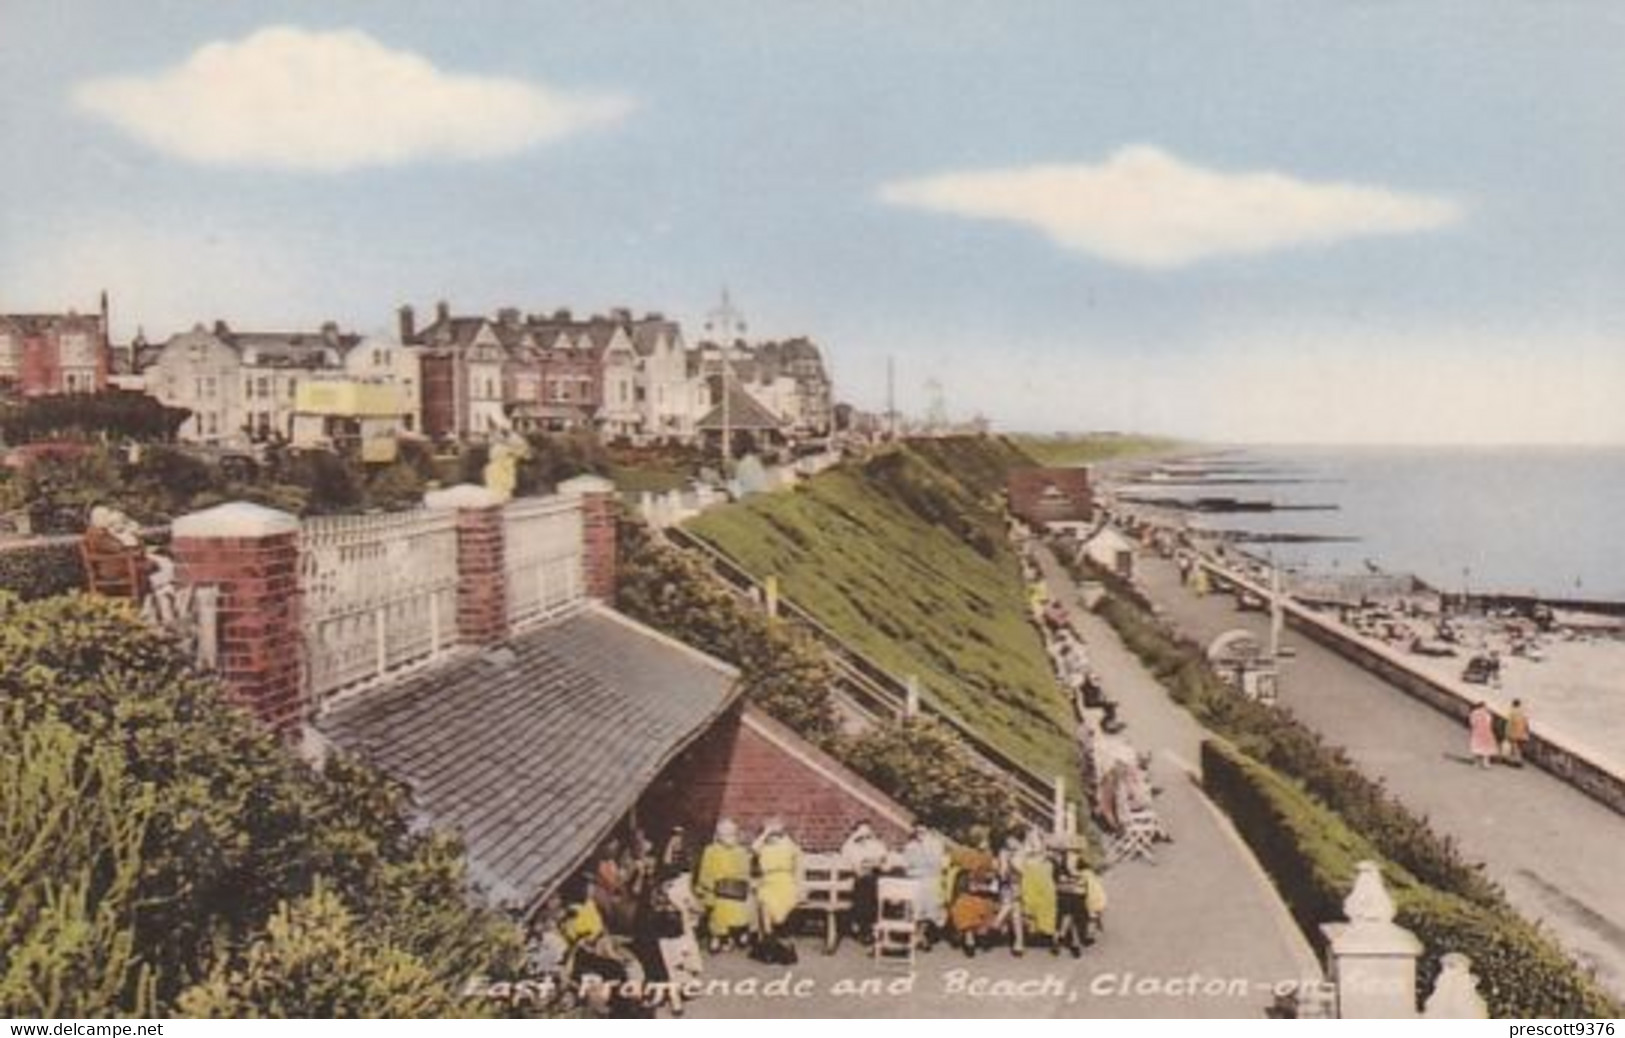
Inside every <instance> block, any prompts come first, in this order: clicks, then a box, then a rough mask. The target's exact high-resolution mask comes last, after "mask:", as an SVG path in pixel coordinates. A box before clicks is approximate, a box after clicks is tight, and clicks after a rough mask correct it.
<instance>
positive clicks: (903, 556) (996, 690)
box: [687, 437, 1078, 779]
mask: <svg viewBox="0 0 1625 1038" xmlns="http://www.w3.org/2000/svg"><path fill="white" fill-rule="evenodd" d="M1031 463H1032V462H1031V459H1030V458H1029V457H1027V455H1026V454H1024V453H1023V452H1022V451H1021V450H1020V449H1019V448H1017V447H1016V446H1015V445H1014V444H1012V443H1011V442H1009V441H1008V440H1005V439H1002V438H998V437H954V438H944V439H935V440H919V441H909V442H907V443H903V444H899V445H895V446H892V447H889V448H887V449H885V450H882V451H880V452H878V453H876V454H874V455H871V456H870V457H869V458H867V459H865V460H863V461H854V462H848V463H846V464H844V465H841V466H838V467H837V468H834V469H831V470H830V471H828V472H825V473H823V474H822V475H819V476H818V477H816V478H814V479H812V480H810V481H808V482H806V483H804V484H801V485H800V486H798V487H797V488H796V489H795V490H793V491H790V492H786V493H777V494H763V495H758V496H755V497H752V498H749V499H747V500H746V501H744V502H741V503H739V504H735V505H729V506H726V507H722V508H717V509H713V510H712V511H710V512H707V513H706V514H705V515H703V516H701V517H699V518H698V519H695V520H693V521H692V522H690V523H689V524H688V527H687V528H688V529H689V530H690V531H691V532H692V533H694V534H696V535H698V536H700V537H703V538H704V539H706V540H707V541H710V542H711V543H713V544H715V545H716V546H717V547H719V548H721V549H722V550H723V551H724V552H726V553H727V554H728V555H729V556H731V557H732V558H733V559H734V560H735V561H737V562H738V563H739V564H741V565H742V566H744V567H745V568H746V569H748V570H749V571H750V572H751V573H752V574H754V575H755V576H756V577H758V578H764V577H766V576H768V575H772V574H776V575H777V576H778V578H779V581H780V587H781V589H782V593H783V594H784V595H785V597H786V598H787V599H789V600H790V601H792V602H794V603H795V604H796V605H799V606H800V607H802V608H803V609H806V610H807V611H808V612H810V613H812V614H813V615H814V616H815V617H817V618H818V620H819V621H820V622H821V623H823V624H824V625H825V626H827V627H829V628H830V629H831V630H833V631H835V632H836V633H837V634H839V635H840V636H841V637H842V638H843V639H845V640H846V641H847V642H848V643H849V644H850V645H852V646H853V647H854V648H856V649H857V650H858V651H860V652H862V653H864V654H865V655H867V656H869V657H870V658H872V659H873V660H874V661H875V662H876V663H878V664H880V665H881V666H882V667H885V668H886V669H887V670H889V671H891V672H893V673H895V674H897V675H899V676H906V675H909V674H913V675H916V676H917V677H918V679H919V681H920V685H921V688H922V690H923V691H924V693H925V694H926V695H927V696H928V697H930V698H931V699H932V700H933V701H934V702H936V703H938V704H940V705H941V706H942V707H943V708H945V709H947V710H949V711H950V712H952V713H954V714H955V715H957V716H958V717H960V718H961V719H962V720H964V721H965V722H967V723H969V724H971V725H974V726H975V727H976V728H977V730H978V731H980V732H982V733H983V735H984V736H985V737H986V738H987V739H988V740H989V741H991V742H992V743H993V744H995V745H996V746H998V747H999V748H1000V749H1001V750H1002V751H1004V752H1005V753H1007V754H1009V755H1010V756H1012V757H1014V758H1015V759H1017V760H1019V761H1021V762H1022V763H1023V764H1024V765H1026V766H1027V767H1029V768H1031V769H1032V770H1033V771H1035V772H1037V773H1038V774H1040V775H1046V776H1048V775H1065V776H1067V777H1068V778H1069V779H1070V778H1071V777H1072V776H1075V775H1076V774H1077V769H1078V760H1077V753H1076V748H1075V746H1074V743H1073V738H1072V706H1071V702H1070V700H1069V698H1068V696H1067V695H1066V693H1065V692H1064V691H1063V690H1062V689H1061V688H1060V687H1059V686H1058V685H1057V683H1056V681H1055V679H1054V676H1053V674H1052V673H1051V670H1050V666H1049V659H1048V657H1047V655H1046V654H1045V651H1044V646H1043V642H1042V641H1041V639H1040V638H1039V635H1038V632H1037V631H1036V630H1035V629H1034V627H1033V626H1032V624H1031V623H1030V622H1029V620H1028V614H1027V599H1026V589H1025V587H1024V584H1023V581H1022V577H1021V569H1020V565H1019V563H1018V561H1017V559H1016V557H1015V555H1014V553H1013V551H1012V550H1011V549H1010V547H1009V544H1008V541H1007V539H1006V536H1005V525H1004V522H1005V521H1004V513H1003V510H1002V507H1001V506H1000V504H999V502H998V497H997V495H998V492H999V491H1000V490H1001V489H1002V488H1003V486H1004V480H1005V476H1006V475H1007V474H1008V472H1009V470H1010V469H1011V468H1012V467H1015V466H1018V465H1028V464H1031Z"/></svg>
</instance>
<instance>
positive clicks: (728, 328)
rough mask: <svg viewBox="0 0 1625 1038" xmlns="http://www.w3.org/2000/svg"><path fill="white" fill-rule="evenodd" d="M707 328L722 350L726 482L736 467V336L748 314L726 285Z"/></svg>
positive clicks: (723, 442)
mask: <svg viewBox="0 0 1625 1038" xmlns="http://www.w3.org/2000/svg"><path fill="white" fill-rule="evenodd" d="M705 330H706V331H708V332H713V333H715V334H716V335H717V336H718V346H720V347H721V352H722V479H723V481H724V482H727V480H728V472H729V469H731V468H732V467H733V410H732V409H733V402H732V399H731V397H732V396H733V394H732V393H730V392H729V386H730V382H731V380H732V378H733V363H732V357H733V340H734V336H736V335H743V334H744V333H745V315H744V314H742V313H740V312H739V308H738V307H736V306H734V304H733V300H732V299H731V298H730V297H729V295H728V288H727V286H726V285H724V286H723V289H722V302H720V303H718V304H717V305H716V306H714V307H712V308H711V310H710V312H709V313H707V314H706V315H705Z"/></svg>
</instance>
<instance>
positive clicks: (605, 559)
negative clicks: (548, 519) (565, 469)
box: [559, 476, 618, 604]
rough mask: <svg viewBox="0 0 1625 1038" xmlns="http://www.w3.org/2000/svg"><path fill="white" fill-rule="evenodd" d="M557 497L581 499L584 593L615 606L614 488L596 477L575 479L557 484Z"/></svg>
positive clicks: (615, 507) (611, 484)
mask: <svg viewBox="0 0 1625 1038" xmlns="http://www.w3.org/2000/svg"><path fill="white" fill-rule="evenodd" d="M559 493H561V494H565V495H567V496H575V497H579V498H581V525H582V540H583V544H582V557H581V566H582V570H583V572H584V577H585V583H586V590H587V594H588V596H589V597H592V598H596V599H598V600H599V601H600V602H605V603H608V604H614V602H615V560H616V550H615V524H616V522H617V521H618V516H617V512H618V505H617V502H616V495H615V484H613V483H611V482H610V481H609V480H607V479H600V478H598V477H597V476H577V477H576V478H574V479H567V480H565V481H564V482H563V483H561V484H559Z"/></svg>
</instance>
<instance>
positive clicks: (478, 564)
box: [423, 483, 508, 645]
mask: <svg viewBox="0 0 1625 1038" xmlns="http://www.w3.org/2000/svg"><path fill="white" fill-rule="evenodd" d="M423 503H424V504H425V505H427V506H428V507H430V508H454V509H456V510H457V636H458V638H459V639H460V640H461V641H462V642H463V643H464V644H468V645H495V644H497V643H498V642H501V641H504V640H506V639H507V637H508V577H507V568H506V564H507V552H506V550H505V542H504V530H503V521H502V497H501V496H500V495H498V494H497V493H495V492H494V491H491V490H488V489H486V488H485V487H480V486H475V485H474V484H472V483H464V484H461V485H459V486H455V487H451V488H449V489H446V490H434V491H430V492H429V493H428V494H425V495H424V498H423Z"/></svg>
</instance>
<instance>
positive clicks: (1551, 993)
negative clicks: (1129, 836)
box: [1202, 740, 1620, 1018]
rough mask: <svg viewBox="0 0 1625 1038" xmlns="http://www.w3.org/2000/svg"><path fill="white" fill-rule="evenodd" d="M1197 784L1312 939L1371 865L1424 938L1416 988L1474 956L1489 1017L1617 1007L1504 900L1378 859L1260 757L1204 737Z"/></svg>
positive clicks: (1590, 1013) (1400, 918) (1588, 1012)
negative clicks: (1458, 956) (1364, 865)
mask: <svg viewBox="0 0 1625 1038" xmlns="http://www.w3.org/2000/svg"><path fill="white" fill-rule="evenodd" d="M1202 782H1203V786H1204V788H1205V789H1207V791H1208V792H1209V793H1210V794H1211V795H1212V796H1213V798H1214V800H1216V801H1217V802H1218V803H1219V805H1220V806H1221V807H1222V808H1224V810H1225V812H1226V813H1227V814H1229V815H1230V817H1231V818H1232V819H1234V821H1235V823H1236V828H1237V829H1238V830H1240V832H1241V834H1242V836H1243V837H1244V838H1245V839H1246V840H1247V842H1248V844H1249V845H1250V846H1251V847H1252V848H1253V850H1254V852H1255V853H1256V854H1257V855H1258V857H1259V860H1260V861H1261V862H1262V863H1263V865H1264V867H1265V869H1266V870H1267V871H1268V872H1269V873H1270V875H1271V877H1273V879H1274V880H1275V885H1276V887H1277V888H1278V889H1279V890H1280V891H1281V894H1282V896H1283V897H1284V898H1285V899H1286V902H1287V905H1288V907H1289V908H1290V909H1291V911H1292V914H1293V916H1294V918H1296V919H1297V920H1298V924H1299V926H1300V927H1302V928H1303V930H1304V933H1305V934H1307V935H1308V936H1309V938H1310V940H1311V941H1314V942H1316V943H1317V944H1323V942H1324V938H1323V937H1322V935H1321V933H1320V929H1319V924H1320V923H1323V922H1329V921H1332V920H1337V919H1341V918H1342V917H1343V916H1342V902H1343V899H1344V897H1346V896H1347V894H1348V891H1349V889H1350V887H1351V885H1352V883H1353V879H1354V873H1355V866H1356V865H1357V863H1358V862H1360V861H1361V860H1371V861H1375V862H1377V863H1378V864H1379V866H1380V867H1381V868H1382V871H1383V877H1384V879H1385V880H1386V881H1387V883H1388V885H1389V889H1390V891H1391V893H1392V894H1393V897H1394V904H1395V907H1396V909H1397V914H1396V917H1395V921H1396V922H1398V923H1399V925H1401V926H1404V927H1406V928H1407V929H1409V930H1411V931H1412V932H1413V933H1415V934H1416V936H1417V937H1418V938H1419V939H1420V940H1421V941H1422V944H1423V947H1424V952H1423V955H1422V958H1421V961H1420V962H1419V963H1418V971H1417V979H1418V987H1419V989H1420V990H1421V991H1424V992H1425V991H1429V990H1431V989H1432V987H1433V981H1434V979H1435V978H1436V977H1437V976H1438V973H1439V960H1440V958H1441V957H1442V956H1443V955H1445V954H1447V953H1449V952H1461V953H1462V954H1464V955H1467V956H1468V957H1469V958H1471V959H1472V960H1473V971H1474V972H1475V973H1476V974H1477V975H1478V978H1479V982H1480V983H1479V988H1480V993H1481V994H1483V995H1484V998H1485V1000H1486V1001H1487V1002H1488V1004H1489V1007H1490V1013H1491V1014H1492V1015H1494V1016H1497V1017H1536V1018H1553V1017H1577V1016H1578V1017H1614V1016H1618V1015H1619V1013H1620V1007H1619V1006H1617V1005H1616V1004H1614V1003H1613V1001H1612V1000H1611V999H1609V998H1608V996H1607V995H1606V994H1604V993H1603V992H1602V990H1601V989H1600V988H1598V987H1597V985H1596V983H1595V982H1594V981H1593V980H1592V979H1591V978H1590V977H1588V976H1586V975H1585V974H1584V973H1582V972H1581V971H1580V970H1579V969H1578V968H1577V967H1576V966H1575V965H1574V964H1573V963H1572V962H1570V961H1569V959H1568V958H1567V957H1566V956H1565V955H1564V954H1563V952H1562V950H1561V949H1559V948H1558V947H1557V946H1555V945H1554V944H1553V943H1552V942H1551V940H1550V939H1548V938H1547V937H1546V936H1544V935H1543V934H1541V933H1540V932H1539V931H1538V930H1536V929H1535V928H1534V927H1533V926H1531V925H1530V924H1529V923H1528V922H1526V921H1525V920H1523V919H1522V918H1520V917H1519V916H1518V915H1517V913H1515V912H1513V911H1512V910H1511V909H1510V908H1508V907H1507V906H1506V905H1505V904H1504V903H1499V904H1489V905H1487V904H1483V903H1479V902H1475V901H1472V900H1469V899H1467V898H1465V897H1462V896H1460V895H1459V894H1455V893H1451V892H1449V891H1444V890H1439V889H1436V888H1434V887H1431V886H1429V885H1428V884H1426V883H1423V882H1422V881H1420V880H1418V879H1417V878H1416V877H1415V876H1414V875H1413V874H1412V873H1411V872H1409V871H1408V870H1406V869H1404V868H1403V867H1401V866H1399V865H1397V864H1394V863H1393V862H1391V861H1388V860H1385V859H1384V858H1383V856H1382V855H1381V854H1380V853H1379V852H1378V850H1377V849H1376V848H1375V847H1374V846H1373V845H1372V842H1371V841H1369V840H1367V839H1365V838H1364V837H1362V836H1361V835H1359V834H1358V833H1356V832H1355V831H1353V830H1352V829H1351V828H1350V827H1349V826H1348V825H1347V824H1346V823H1345V822H1344V821H1343V820H1342V819H1341V818H1339V817H1338V815H1337V813H1336V812H1334V811H1333V810H1332V809H1331V808H1329V807H1328V806H1326V805H1325V804H1324V803H1323V802H1321V801H1320V800H1318V799H1317V798H1316V797H1314V796H1313V795H1311V794H1310V793H1309V792H1308V791H1307V790H1305V789H1304V788H1303V787H1302V786H1301V785H1299V784H1296V783H1294V782H1292V781H1291V780H1289V779H1288V778H1287V777H1286V776H1284V775H1282V774H1280V773H1279V772H1277V771H1275V770H1274V769H1272V768H1270V767H1269V766H1267V765H1266V764H1263V763H1262V762H1260V761H1257V760H1255V759H1253V758H1251V757H1250V756H1248V755H1247V754H1245V753H1243V752H1241V751H1240V750H1239V749H1237V748H1236V747H1234V746H1230V745H1228V744H1225V743H1223V742H1221V741H1218V740H1208V741H1206V742H1204V743H1203V744H1202Z"/></svg>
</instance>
